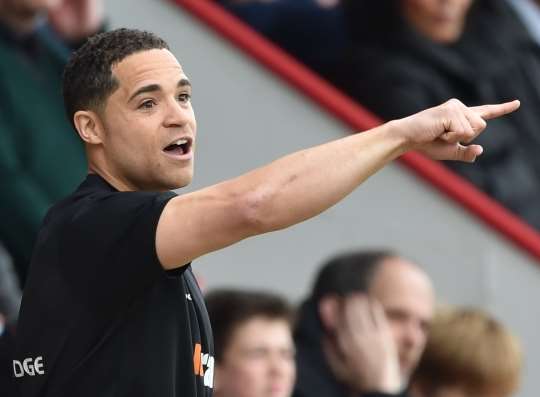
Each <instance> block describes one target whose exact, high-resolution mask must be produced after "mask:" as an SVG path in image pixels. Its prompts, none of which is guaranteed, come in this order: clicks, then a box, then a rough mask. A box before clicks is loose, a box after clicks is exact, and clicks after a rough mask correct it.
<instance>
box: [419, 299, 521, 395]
mask: <svg viewBox="0 0 540 397" xmlns="http://www.w3.org/2000/svg"><path fill="white" fill-rule="evenodd" d="M521 368H522V353H521V350H520V347H519V343H518V341H517V339H516V338H515V337H514V336H512V335H511V334H510V332H509V331H508V330H507V329H506V328H505V327H504V326H503V325H502V324H500V323H499V322H498V321H497V320H495V319H494V318H492V317H491V316H490V315H488V314H487V313H484V312H482V311H480V310H476V309H465V308H462V309H458V308H456V309H450V308H446V309H442V310H440V311H438V312H437V314H436V315H435V318H434V320H433V323H432V325H431V328H430V334H429V337H428V342H427V345H426V349H425V351H424V354H423V356H422V359H421V360H420V363H419V365H418V367H417V369H416V371H415V372H414V374H413V376H412V380H411V394H412V395H413V396H414V397H509V396H511V395H512V394H513V393H514V392H515V391H516V390H517V388H518V386H519V381H520V373H521Z"/></svg>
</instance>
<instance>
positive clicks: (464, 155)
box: [452, 144, 484, 163]
mask: <svg viewBox="0 0 540 397" xmlns="http://www.w3.org/2000/svg"><path fill="white" fill-rule="evenodd" d="M483 151H484V149H483V148H482V146H480V145H469V146H464V145H461V144H457V145H456V151H455V155H454V158H453V159H452V160H457V161H464V162H467V163H474V161H475V160H476V157H478V156H480V155H481V154H482V152H483Z"/></svg>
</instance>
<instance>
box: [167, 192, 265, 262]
mask: <svg viewBox="0 0 540 397" xmlns="http://www.w3.org/2000/svg"><path fill="white" fill-rule="evenodd" d="M228 185H229V183H228V182H224V183H221V184H218V185H215V186H211V187H208V188H206V189H202V190H199V191H197V192H193V193H189V194H185V195H181V196H177V197H175V198H173V199H171V200H170V201H169V202H168V203H167V205H166V206H165V208H164V209H163V212H162V214H161V217H160V219H159V222H158V227H157V230H156V251H157V255H158V258H159V260H160V262H161V265H162V266H163V267H164V268H165V269H172V268H176V267H180V266H183V265H185V264H187V263H189V262H191V261H192V260H193V259H195V258H197V257H199V256H201V255H204V254H206V253H209V252H212V251H215V250H218V249H220V248H223V247H226V246H228V245H231V244H233V243H235V242H237V241H240V240H242V239H244V238H246V237H248V236H250V235H252V234H254V233H255V231H254V228H253V221H252V219H250V216H249V208H248V207H249V205H246V200H245V198H244V197H245V195H244V194H242V193H239V192H235V191H234V190H233V189H230V188H229V187H228Z"/></svg>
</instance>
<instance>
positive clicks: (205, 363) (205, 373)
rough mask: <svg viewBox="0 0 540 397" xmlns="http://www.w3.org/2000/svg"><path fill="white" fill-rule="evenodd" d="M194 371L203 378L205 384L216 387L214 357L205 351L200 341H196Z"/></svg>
mask: <svg viewBox="0 0 540 397" xmlns="http://www.w3.org/2000/svg"><path fill="white" fill-rule="evenodd" d="M205 367H206V370H205ZM193 371H194V373H195V375H197V376H201V377H202V378H203V380H204V385H205V386H207V387H210V388H213V387H214V357H212V356H211V355H210V354H208V353H203V352H202V347H201V344H200V343H196V344H195V347H194V348H193Z"/></svg>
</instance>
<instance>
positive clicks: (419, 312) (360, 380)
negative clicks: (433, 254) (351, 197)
mask: <svg viewBox="0 0 540 397" xmlns="http://www.w3.org/2000/svg"><path fill="white" fill-rule="evenodd" d="M433 305H434V295H433V290H432V287H431V282H430V280H429V278H428V277H427V276H426V274H425V273H424V272H423V271H422V270H420V268H419V267H418V266H416V265H415V264H413V263H411V262H409V261H407V260H405V259H402V258H400V257H398V256H397V255H396V254H395V253H393V252H391V251H384V250H382V251H375V250H374V251H360V252H352V253H347V254H343V255H339V256H337V257H335V258H333V259H331V260H330V261H329V262H327V263H326V264H325V265H324V266H323V268H322V269H321V270H320V272H319V274H318V276H317V277H316V281H315V285H314V287H313V291H312V293H311V296H310V297H309V298H308V299H307V300H306V301H305V302H304V303H303V305H302V306H301V308H300V311H299V314H298V319H297V327H296V329H295V342H296V348H297V384H296V387H295V391H294V394H293V396H294V397H319V396H320V397H349V396H356V397H359V396H361V397H375V396H405V395H406V393H407V392H406V388H407V383H408V378H409V376H410V374H411V372H412V371H413V370H414V368H415V367H416V365H417V363H418V360H419V358H420V356H421V354H422V351H423V350H424V346H425V343H426V338H427V330H428V326H429V323H430V321H431V318H432V315H433Z"/></svg>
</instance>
